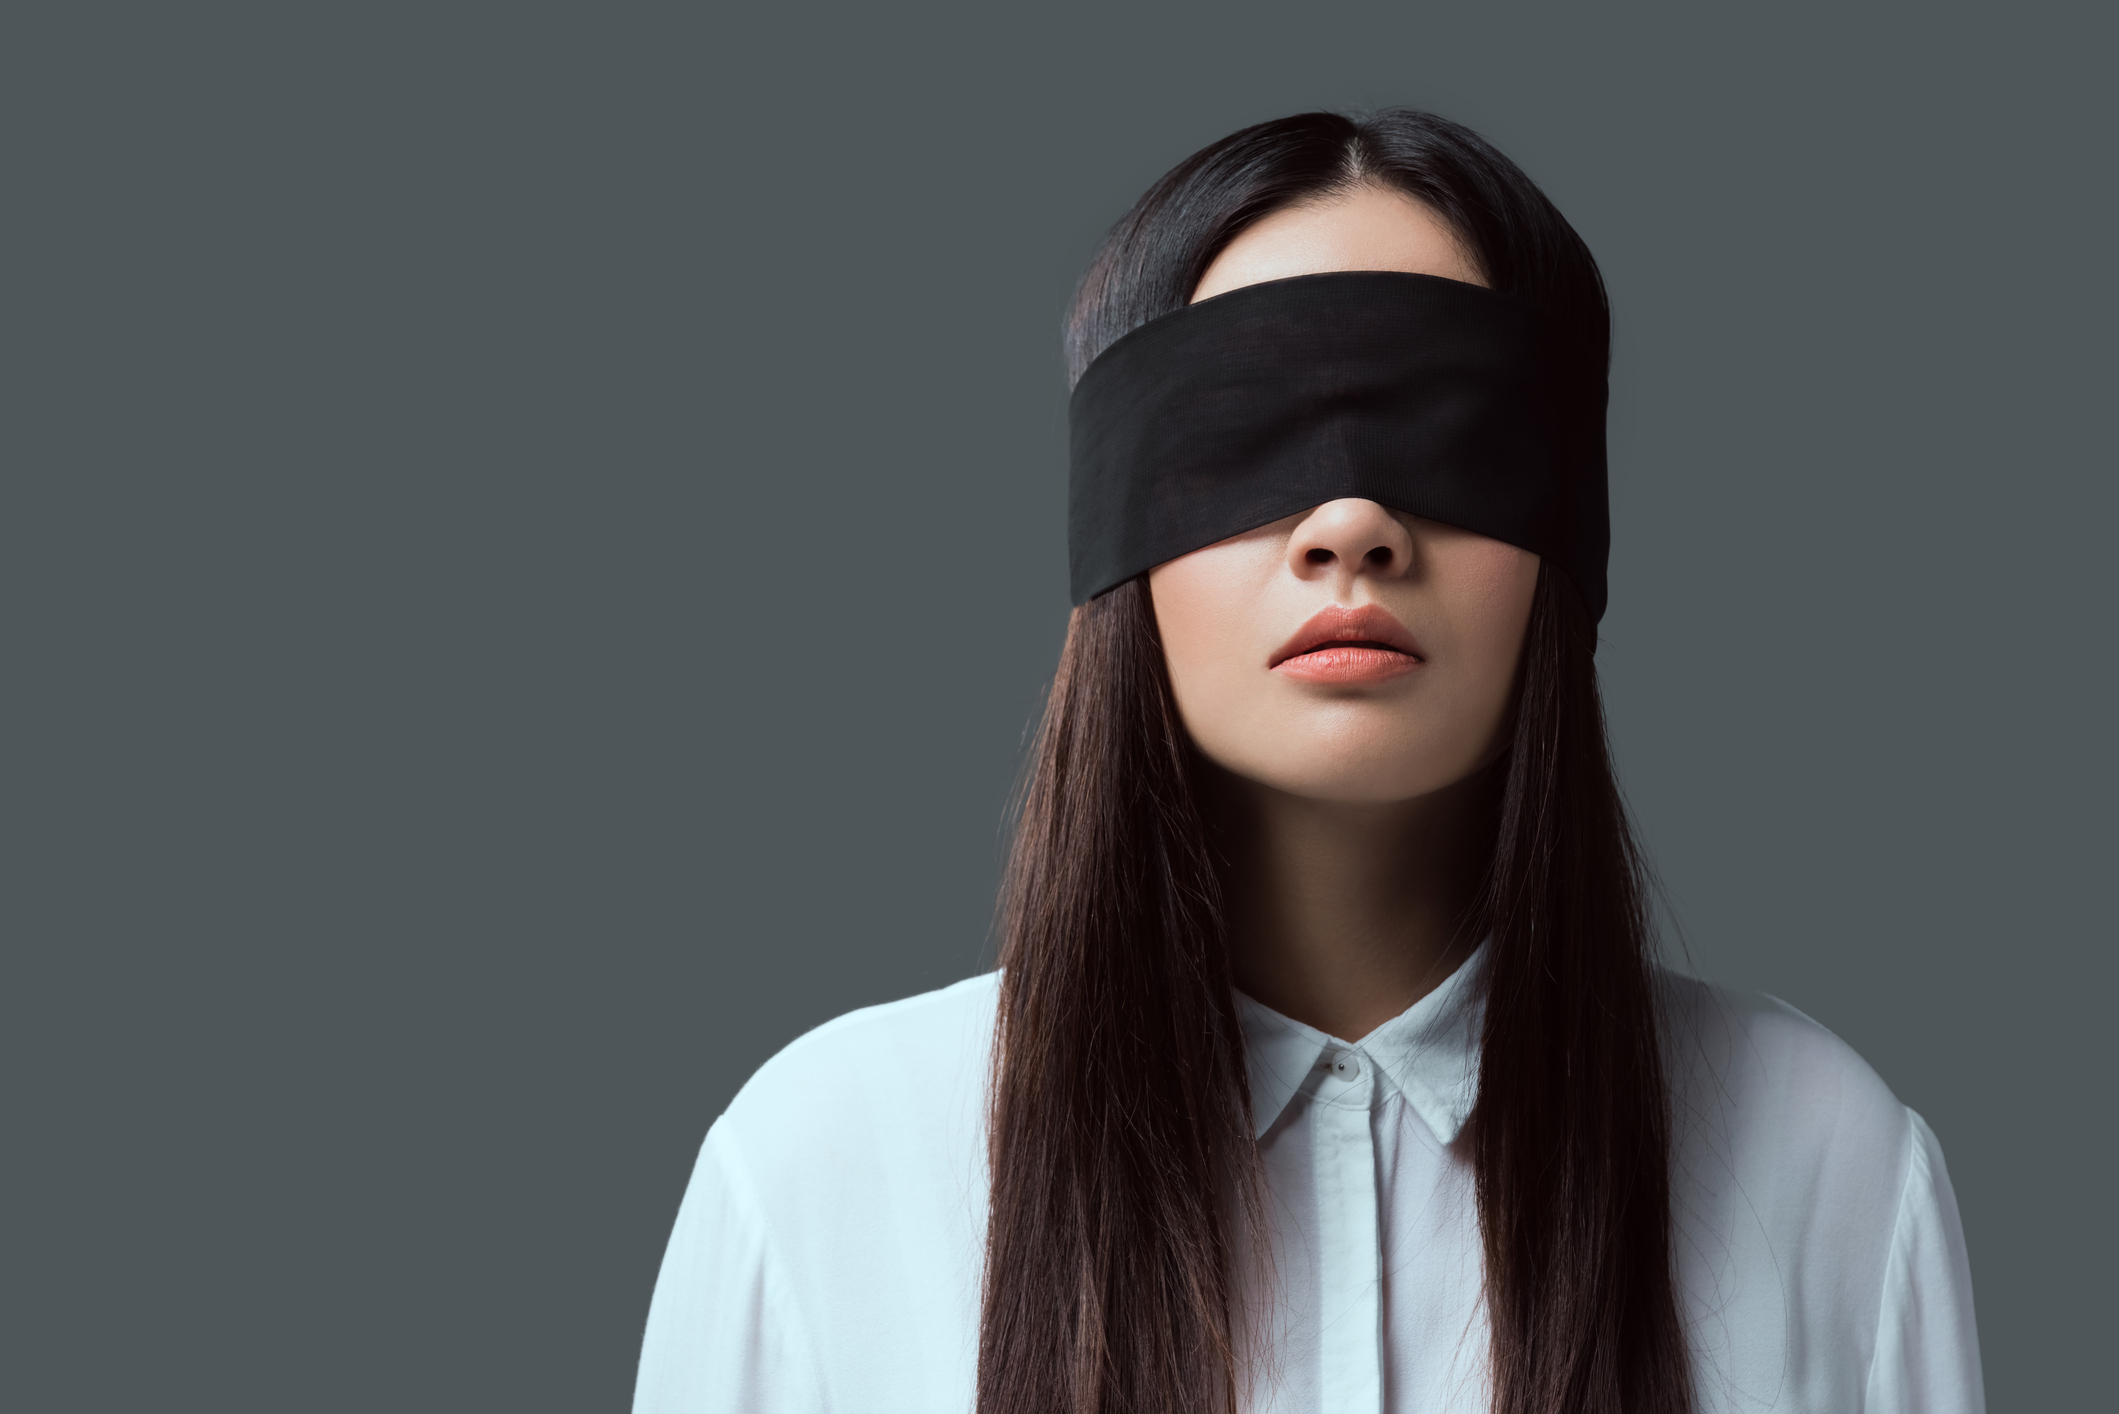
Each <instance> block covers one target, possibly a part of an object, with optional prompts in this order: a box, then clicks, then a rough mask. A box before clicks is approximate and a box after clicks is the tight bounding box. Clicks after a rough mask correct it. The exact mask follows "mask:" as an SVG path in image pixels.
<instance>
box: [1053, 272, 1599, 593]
mask: <svg viewBox="0 0 2119 1414" xmlns="http://www.w3.org/2000/svg"><path fill="white" fill-rule="evenodd" d="M1605 386H1606V385H1605V370H1604V367H1603V364H1602V360H1601V358H1600V357H1596V356H1591V355H1587V354H1585V353H1584V352H1582V351H1581V350H1579V349H1576V348H1574V347H1572V346H1571V345H1569V344H1568V343H1567V342H1566V341H1565V340H1564V339H1563V338H1561V337H1560V336H1559V334H1558V333H1557V332H1556V331H1555V330H1554V329H1552V328H1551V327H1550V324H1549V322H1548V321H1547V320H1546V319H1545V318H1543V317H1542V316H1541V315H1540V314H1539V313H1538V312H1537V311H1536V310H1535V309H1533V308H1532V307H1531V306H1530V305H1529V304H1527V303H1525V302H1524V301H1522V300H1520V299H1517V298H1515V297H1514V296H1511V295H1504V294H1497V293H1495V292H1494V291H1492V290H1486V289H1482V288H1480V287H1479V286H1477V285H1468V284H1464V283H1461V282H1459V281H1456V280H1446V279H1442V278H1440V277H1438V276H1433V275H1406V274H1399V273H1395V272H1377V271H1349V272H1341V273H1336V274H1329V275H1304V276H1300V277H1297V278H1295V279H1291V280H1274V281H1270V282H1268V283H1266V284H1262V285H1248V286H1245V287H1244V288H1242V289H1238V290H1232V291H1230V292H1229V293H1228V294H1225V295H1218V296H1216V297H1214V298H1212V299H1207V300H1202V301H1200V302H1199V303H1198V304H1194V305H1188V306H1186V307H1185V308H1183V309H1180V310H1178V311H1176V312H1175V313H1172V314H1166V315H1164V316H1163V317H1161V318H1159V319H1155V320H1151V321H1150V322H1148V323H1147V324H1144V325H1142V326H1141V327H1140V328H1138V329H1135V330H1133V331H1132V332H1131V333H1129V334H1127V335H1126V336H1125V337H1124V338H1122V339H1120V340H1118V342H1116V343H1114V344H1112V345H1111V346H1110V347H1109V348H1107V349H1105V350H1104V352H1103V353H1102V354H1100V355H1099V356H1098V357H1097V359H1096V361H1095V362H1094V363H1092V364H1090V365H1089V368H1088V371H1087V372H1085V373H1084V374H1083V375H1082V378H1081V381H1080V383H1079V384H1077V385H1076V387H1075V389H1074V399H1073V402H1072V403H1071V405H1070V407H1069V410H1068V422H1069V425H1070V430H1071V442H1072V461H1073V473H1072V481H1071V484H1070V489H1069V497H1068V552H1069V560H1070V570H1071V574H1072V580H1073V593H1074V602H1075V603H1077V604H1080V603H1083V602H1085V601H1087V600H1089V599H1092V598H1094V597H1095V596H1096V595H1098V594H1101V593H1103V592H1104V591H1105V590H1107V589H1110V588H1112V587H1114V586H1115V585H1118V584H1121V583H1123V582H1124V581H1126V580H1128V579H1131V578H1132V577H1133V576H1135V575H1137V574H1140V573H1141V572H1143V571H1144V570H1148V569H1152V568H1154V567H1155V566H1156V565H1159V564H1161V563H1163V562H1164V561H1165V560H1173V559H1175V558H1177V557H1178V556H1179V555H1183V554H1187V553H1189V552H1191V551H1193V550H1197V549H1200V548H1201V547H1203V546H1206V545H1211V544H1214V543H1215V542H1216V541H1219V540H1226V539H1227V538H1229V537H1230V536H1232V535H1238V534H1241V533H1242V532H1244V531H1246V530H1252V529H1255V528H1257V527H1258V526H1261V525H1267V524H1270V523H1271V522H1273V521H1276V520H1279V519H1281V518H1282V517H1284V516H1290V515H1293V514H1295V513H1296V512H1298V511H1304V510H1308V509H1309V508H1310V507H1312V506H1316V505H1320V504H1322V503H1323V502H1326V501H1331V500H1337V499H1339V498H1341V497H1348V496H1355V497H1361V498H1364V499H1366V500H1371V501H1376V502H1379V503H1381V504H1383V505H1386V506H1390V507H1394V508H1395V509H1397V510H1401V511H1406V512H1409V513H1410V514H1412V515H1416V516H1421V517H1424V518H1426V519H1428V520H1436V521H1441V522H1443V523H1444V524H1446V525H1454V526H1458V527H1460V528H1462V529H1465V530H1470V531H1475V532H1477V533H1478V534H1480V535H1486V536H1491V537H1492V538H1494V539H1496V540H1503V541H1506V542H1508V543H1509V544H1511V545H1518V546H1521V547H1522V548H1523V549H1526V550H1530V551H1533V552H1534V553H1536V554H1538V555H1540V556H1542V557H1543V558H1545V559H1547V560H1550V561H1552V562H1553V564H1554V565H1556V566H1557V567H1558V568H1559V569H1561V570H1562V571H1564V572H1565V573H1566V574H1567V576H1568V578H1569V579H1571V580H1572V581H1573V582H1574V585H1575V587H1576V588H1577V589H1578V590H1580V591H1581V594H1582V599H1583V602H1584V604H1585V605H1586V606H1587V607H1588V609H1589V612H1590V615H1591V617H1592V619H1597V618H1602V617H1603V613H1604V600H1605V585H1604V569H1605V560H1606V556H1607V554H1608V551H1609V547H1610V540H1611V530H1610V513H1609V510H1608V507H1607V502H1606V491H1605V461H1604V404H1605Z"/></svg>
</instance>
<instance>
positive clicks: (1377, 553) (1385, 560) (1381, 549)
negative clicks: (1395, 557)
mask: <svg viewBox="0 0 2119 1414" xmlns="http://www.w3.org/2000/svg"><path fill="white" fill-rule="evenodd" d="M1369 561H1370V563H1372V564H1374V565H1375V566H1376V567H1377V568H1378V569H1381V568H1383V567H1384V566H1385V565H1388V564H1389V563H1390V562H1391V547H1390V546H1388V545H1378V546H1377V547H1376V548H1375V549H1373V550H1371V551H1369Z"/></svg>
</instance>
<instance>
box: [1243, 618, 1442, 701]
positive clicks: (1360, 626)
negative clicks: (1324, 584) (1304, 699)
mask: <svg viewBox="0 0 2119 1414" xmlns="http://www.w3.org/2000/svg"><path fill="white" fill-rule="evenodd" d="M1426 661H1427V655H1426V654H1424V653H1422V652H1421V651H1420V644H1419V642H1418V641H1417V640H1416V639H1414V637H1413V636H1412V635H1411V634H1410V633H1408V632H1406V630H1405V625H1403V624H1401V623H1399V622H1398V621H1397V620H1396V619H1394V618H1392V617H1391V615H1390V612H1389V611H1388V610H1386V609H1383V608H1380V607H1379V606H1377V605H1375V604H1364V605H1362V606H1361V607H1360V608H1358V609H1350V608H1346V607H1345V606H1343V605H1339V604H1331V605H1327V606H1326V607H1325V608H1323V609H1321V610H1319V611H1318V612H1317V613H1316V614H1314V615H1312V616H1311V617H1310V619H1309V621H1308V622H1307V623H1305V624H1304V625H1303V626H1302V627H1301V628H1299V629H1297V630H1296V631H1295V636H1294V637H1293V638H1290V639H1289V640H1288V641H1287V642H1286V643H1283V644H1281V645H1280V647H1279V648H1278V649H1277V650H1276V651H1275V652H1274V654H1273V657H1272V659H1271V661H1269V662H1268V663H1267V664H1266V666H1267V667H1268V668H1270V669H1271V670H1272V671H1274V672H1276V673H1279V674H1281V675H1282V676H1284V677H1290V678H1296V679H1299V680H1301V681H1304V682H1317V683H1344V684H1359V683H1376V682H1386V681H1388V680H1390V679H1392V678H1397V677H1403V676H1404V675H1405V674H1407V673H1409V672H1412V671H1413V670H1414V669H1416V668H1418V667H1419V666H1420V665H1421V664H1422V663H1424V662H1426Z"/></svg>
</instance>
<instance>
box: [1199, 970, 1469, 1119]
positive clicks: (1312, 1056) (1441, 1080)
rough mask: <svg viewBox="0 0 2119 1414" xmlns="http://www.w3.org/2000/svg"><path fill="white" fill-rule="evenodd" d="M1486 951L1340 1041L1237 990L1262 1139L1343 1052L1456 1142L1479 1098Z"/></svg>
mask: <svg viewBox="0 0 2119 1414" xmlns="http://www.w3.org/2000/svg"><path fill="white" fill-rule="evenodd" d="M1485 983H1486V948H1485V947H1484V946H1483V945H1482V946H1480V947H1478V948H1475V949H1474V950H1473V951H1472V955H1471V956H1470V957H1469V958H1467V959H1466V960H1465V961H1464V963H1463V964H1462V965H1461V966H1459V967H1458V968H1457V970H1456V971H1455V972H1452V973H1451V974H1450V975H1449V976H1448V977H1447V978H1445V979H1443V982H1442V985H1441V986H1439V987H1437V988H1435V990H1434V991H1432V992H1429V993H1428V994H1427V995H1426V996H1424V997H1422V998H1421V999H1420V1000H1419V1001H1417V1002H1414V1003H1413V1004H1412V1005H1411V1006H1410V1007H1408V1008H1406V1009H1405V1010H1404V1011H1402V1012H1400V1013H1399V1014H1398V1015H1396V1016H1394V1017H1392V1018H1391V1019H1390V1020H1389V1021H1386V1022H1384V1023H1383V1024H1382V1025H1381V1026H1379V1027H1377V1028H1376V1029H1375V1030H1374V1031H1371V1032H1369V1034H1368V1035H1366V1036H1364V1037H1362V1038H1361V1039H1360V1040H1359V1041H1358V1042H1356V1041H1342V1040H1340V1039H1339V1038H1338V1037H1336V1036H1330V1035H1327V1034H1326V1033H1324V1032H1322V1031H1319V1030H1317V1029H1316V1028H1315V1027H1312V1026H1305V1025H1303V1024H1302V1023H1301V1022H1299V1021H1296V1020H1294V1019H1292V1018H1290V1017H1285V1016H1282V1015H1281V1014H1280V1013H1279V1012H1277V1011H1274V1010H1273V1009H1272V1008H1271V1007H1268V1006H1266V1005H1264V1004H1263V1003H1261V1002H1255V1001H1253V1000H1251V998H1249V997H1247V996H1245V995H1244V994H1243V993H1241V992H1238V993H1237V994H1236V1006H1237V1012H1238V1015H1239V1017H1240V1019H1241V1021H1242V1023H1243V1036H1244V1062H1245V1068H1246V1069H1247V1070H1248V1072H1249V1074H1250V1081H1251V1118H1252V1124H1253V1131H1254V1133H1255V1135H1257V1136H1259V1137H1263V1136H1264V1134H1265V1132H1266V1131H1267V1130H1268V1129H1270V1128H1272V1126H1273V1122H1274V1121H1275V1120H1277V1119H1279V1118H1280V1116H1281V1114H1282V1112H1283V1111H1285V1110H1286V1109H1287V1107H1288V1104H1289V1102H1290V1101H1292V1100H1293V1099H1294V1098H1295V1096H1296V1095H1297V1094H1298V1093H1300V1092H1301V1091H1303V1090H1304V1089H1306V1088H1313V1082H1314V1081H1315V1079H1316V1077H1317V1075H1318V1072H1319V1071H1320V1070H1321V1069H1322V1068H1323V1067H1325V1066H1328V1065H1329V1064H1330V1063H1331V1058H1332V1057H1334V1056H1337V1055H1339V1054H1340V1053H1341V1052H1344V1051H1352V1052H1354V1053H1356V1054H1357V1055H1360V1056H1363V1057H1366V1058H1367V1059H1368V1060H1369V1061H1370V1062H1371V1063H1372V1064H1373V1065H1375V1066H1376V1068H1377V1069H1378V1070H1379V1071H1381V1072H1382V1074H1383V1075H1384V1076H1386V1077H1388V1079H1389V1081H1390V1083H1391V1084H1392V1085H1395V1086H1396V1087H1397V1088H1398V1091H1399V1093H1400V1094H1402V1095H1404V1096H1405V1099H1406V1103H1407V1104H1409V1105H1411V1106H1412V1107H1413V1110H1414V1112H1415V1113H1417V1114H1418V1115H1419V1116H1420V1118H1421V1119H1422V1120H1424V1121H1425V1122H1426V1124H1427V1127H1428V1128H1429V1129H1430V1130H1432V1131H1433V1132H1434V1135H1435V1138H1437V1139H1439V1140H1441V1141H1442V1142H1443V1143H1444V1144H1453V1143H1455V1142H1456V1139H1457V1135H1458V1134H1459V1133H1461V1132H1462V1131H1463V1129H1464V1124H1465V1121H1466V1120H1468V1119H1470V1118H1471V1113H1472V1105H1473V1103H1474V1102H1475V1101H1476V1100H1477V1099H1478V1095H1479V1035H1480V1029H1481V1027H1482V1026H1483V1025H1484V1023H1485V1020H1486V985H1485Z"/></svg>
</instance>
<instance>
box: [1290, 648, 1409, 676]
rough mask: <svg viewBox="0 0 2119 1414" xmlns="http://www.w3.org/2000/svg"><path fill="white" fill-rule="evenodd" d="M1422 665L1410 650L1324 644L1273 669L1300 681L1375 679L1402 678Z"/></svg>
mask: <svg viewBox="0 0 2119 1414" xmlns="http://www.w3.org/2000/svg"><path fill="white" fill-rule="evenodd" d="M1419 666H1420V660H1419V659H1418V658H1415V657H1414V656H1413V655H1412V654H1410V653H1394V652H1392V651H1391V650H1390V649H1388V648H1320V649H1318V650H1317V651H1316V652H1315V653H1304V654H1302V655H1301V656H1300V657H1296V658H1290V659H1288V660H1287V661H1286V662H1283V663H1281V664H1280V665H1279V666H1277V667H1275V668H1274V669H1273V671H1274V672H1276V673H1279V674H1281V675H1283V676H1285V677H1291V678H1294V679H1295V680H1296V681H1298V682H1326V683H1339V684H1349V683H1356V684H1358V683H1374V682H1389V681H1390V680H1391V679H1392V678H1402V677H1404V676H1405V675H1406V674H1407V673H1409V672H1411V671H1412V670H1413V669H1415V668H1417V667H1419Z"/></svg>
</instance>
